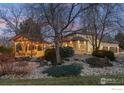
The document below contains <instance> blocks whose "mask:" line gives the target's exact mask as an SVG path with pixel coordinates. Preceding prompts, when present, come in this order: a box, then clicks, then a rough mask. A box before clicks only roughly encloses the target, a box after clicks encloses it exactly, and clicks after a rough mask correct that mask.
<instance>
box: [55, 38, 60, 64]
mask: <svg viewBox="0 0 124 93" xmlns="http://www.w3.org/2000/svg"><path fill="white" fill-rule="evenodd" d="M55 52H56V64H60V63H61V56H60V43H59V40H58V39H56V40H55Z"/></svg>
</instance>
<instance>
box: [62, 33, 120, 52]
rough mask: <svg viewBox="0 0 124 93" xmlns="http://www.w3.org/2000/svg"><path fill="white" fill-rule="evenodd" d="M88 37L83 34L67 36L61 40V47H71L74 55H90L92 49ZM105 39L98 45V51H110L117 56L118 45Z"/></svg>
mask: <svg viewBox="0 0 124 93" xmlns="http://www.w3.org/2000/svg"><path fill="white" fill-rule="evenodd" d="M88 37H89V34H84V33H83V34H82V33H71V34H68V35H66V36H65V37H64V38H63V40H62V41H63V46H70V47H73V49H74V51H75V54H91V53H92V52H93V48H92V45H91V43H90V40H89V39H88ZM107 38H108V37H107ZM107 38H103V40H102V42H101V45H100V50H111V51H113V52H114V53H115V54H119V46H118V43H117V42H116V41H114V40H110V39H107Z"/></svg>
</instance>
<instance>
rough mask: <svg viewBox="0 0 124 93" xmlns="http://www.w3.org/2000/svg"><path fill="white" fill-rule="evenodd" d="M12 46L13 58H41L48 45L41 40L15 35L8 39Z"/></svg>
mask: <svg viewBox="0 0 124 93" xmlns="http://www.w3.org/2000/svg"><path fill="white" fill-rule="evenodd" d="M10 41H11V42H12V44H13V46H14V53H15V57H41V56H43V55H44V51H45V50H46V49H47V48H49V47H50V44H49V43H48V42H46V41H43V40H41V39H35V38H30V37H28V36H25V35H16V36H14V37H13V38H11V39H10Z"/></svg>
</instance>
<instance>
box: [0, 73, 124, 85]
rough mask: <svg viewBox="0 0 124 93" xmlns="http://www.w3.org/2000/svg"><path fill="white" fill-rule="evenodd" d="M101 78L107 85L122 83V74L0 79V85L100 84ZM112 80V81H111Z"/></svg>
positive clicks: (123, 77)
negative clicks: (105, 80)
mask: <svg viewBox="0 0 124 93" xmlns="http://www.w3.org/2000/svg"><path fill="white" fill-rule="evenodd" d="M101 78H106V79H107V80H108V82H109V83H108V84H107V85H122V84H124V82H123V81H124V76H122V75H118V76H85V77H60V78H53V79H34V80H0V85H101V83H100V81H101ZM111 82H112V83H111Z"/></svg>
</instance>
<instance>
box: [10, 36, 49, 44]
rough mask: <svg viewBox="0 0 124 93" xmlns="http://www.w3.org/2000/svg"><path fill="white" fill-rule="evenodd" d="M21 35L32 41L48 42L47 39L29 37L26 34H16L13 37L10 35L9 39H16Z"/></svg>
mask: <svg viewBox="0 0 124 93" xmlns="http://www.w3.org/2000/svg"><path fill="white" fill-rule="evenodd" d="M21 37H24V38H27V39H28V40H29V41H33V42H42V43H49V42H47V41H44V40H43V39H40V38H31V37H29V36H26V35H16V36H14V37H12V38H11V39H10V41H12V40H13V41H16V40H17V39H18V38H21Z"/></svg>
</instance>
